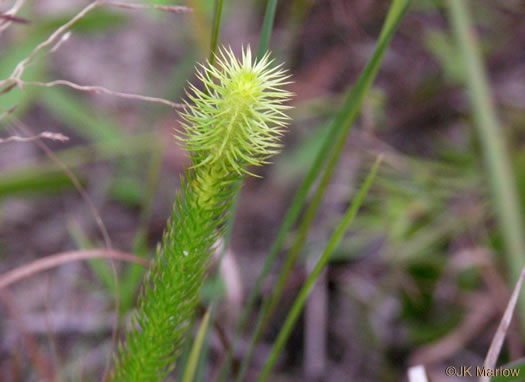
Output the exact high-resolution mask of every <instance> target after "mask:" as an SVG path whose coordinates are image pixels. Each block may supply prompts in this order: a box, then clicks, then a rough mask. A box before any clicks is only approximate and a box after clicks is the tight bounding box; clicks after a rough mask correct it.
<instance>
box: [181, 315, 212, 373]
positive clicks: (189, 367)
mask: <svg viewBox="0 0 525 382" xmlns="http://www.w3.org/2000/svg"><path fill="white" fill-rule="evenodd" d="M209 323H210V311H207V312H206V314H205V315H204V317H203V319H202V323H201V326H200V327H199V331H198V332H197V337H196V338H195V342H194V343H193V346H192V348H191V352H190V357H189V359H188V362H187V363H186V369H185V370H184V375H183V376H182V382H193V378H194V376H195V370H196V369H197V363H198V361H199V358H200V355H201V349H202V344H203V342H204V338H205V336H206V332H207V331H208V325H209Z"/></svg>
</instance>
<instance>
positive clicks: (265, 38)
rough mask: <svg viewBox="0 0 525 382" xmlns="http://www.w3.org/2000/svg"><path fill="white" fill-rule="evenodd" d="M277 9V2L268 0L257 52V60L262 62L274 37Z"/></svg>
mask: <svg viewBox="0 0 525 382" xmlns="http://www.w3.org/2000/svg"><path fill="white" fill-rule="evenodd" d="M276 9H277V0H268V2H267V3H266V12H265V13H264V21H263V26H262V29H261V36H260V37H259V49H258V50H257V59H258V60H260V59H261V58H262V57H263V56H264V55H265V54H266V52H267V51H268V49H269V47H270V37H271V35H272V29H273V21H274V19H275V10H276Z"/></svg>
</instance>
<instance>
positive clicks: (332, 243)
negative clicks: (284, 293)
mask: <svg viewBox="0 0 525 382" xmlns="http://www.w3.org/2000/svg"><path fill="white" fill-rule="evenodd" d="M381 160H382V159H381V157H379V158H378V159H377V160H376V162H375V163H374V165H373V166H372V169H371V170H370V173H369V174H368V176H367V177H366V179H365V182H364V183H363V186H362V187H361V190H360V191H359V193H358V194H357V196H356V197H355V199H354V200H353V201H352V204H351V205H350V207H349V208H348V210H347V211H346V213H345V215H344V216H343V219H341V222H340V223H339V224H338V226H337V228H336V229H335V231H334V233H333V234H332V237H331V238H330V240H329V241H328V244H327V246H326V247H325V249H324V251H323V253H322V255H321V257H320V258H319V260H318V261H317V263H316V265H315V267H314V269H313V270H312V272H311V273H310V275H309V276H308V278H307V279H306V282H305V283H304V285H303V287H302V288H301V290H300V292H299V295H298V296H297V298H296V299H295V301H294V304H293V305H292V308H291V309H290V312H289V313H288V316H287V317H286V321H285V322H284V325H283V326H282V328H281V330H280V331H279V335H278V336H277V339H276V340H275V342H274V344H273V347H272V351H271V353H270V356H269V357H268V360H267V361H266V363H265V365H264V368H263V371H262V372H261V374H260V375H259V377H258V379H257V382H265V381H266V380H267V379H268V377H269V376H270V374H271V372H272V370H273V367H274V366H275V362H276V361H277V358H278V357H279V354H281V351H282V349H283V346H284V345H285V344H286V341H287V340H288V338H289V337H290V334H291V332H292V330H293V328H294V325H295V322H296V321H297V319H298V318H299V315H300V314H301V312H302V310H303V307H304V304H305V302H306V299H307V298H308V295H309V294H310V292H311V290H312V288H313V287H314V285H315V282H316V280H317V278H318V277H319V275H320V274H321V272H322V270H323V269H324V268H325V266H326V264H327V263H328V260H330V257H331V255H332V253H333V252H334V250H335V249H336V248H337V246H338V245H339V243H340V242H341V239H342V238H343V236H344V234H345V232H346V230H347V229H348V226H349V225H350V223H351V222H352V220H353V219H354V217H355V215H356V214H357V211H358V210H359V207H360V206H361V203H362V202H363V200H364V198H365V196H366V194H367V192H368V189H369V188H370V185H371V184H372V182H373V180H374V178H375V176H376V173H377V169H378V168H379V164H380V163H381Z"/></svg>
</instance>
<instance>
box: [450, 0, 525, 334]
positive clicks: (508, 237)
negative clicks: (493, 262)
mask: <svg viewBox="0 0 525 382" xmlns="http://www.w3.org/2000/svg"><path fill="white" fill-rule="evenodd" d="M448 11H449V15H450V20H451V22H452V27H453V31H454V34H455V37H456V40H457V44H458V47H459V50H460V52H461V57H462V60H463V65H464V67H465V71H464V72H465V74H466V78H465V80H466V87H467V90H468V95H469V98H470V103H471V106H472V116H473V118H474V122H475V126H476V127H477V130H478V134H479V137H480V141H481V147H482V149H483V155H484V157H485V165H486V167H487V175H488V176H487V177H488V181H489V183H490V187H491V191H492V198H493V201H494V206H495V212H496V216H497V219H498V223H499V226H500V230H501V233H502V235H503V241H504V246H505V252H504V253H505V257H504V259H505V263H506V266H507V270H508V273H509V275H510V278H511V285H514V284H515V283H516V282H517V281H518V278H519V275H520V272H521V269H522V268H523V265H524V263H525V261H524V260H525V242H524V235H525V229H524V227H523V221H522V217H521V216H520V211H521V208H520V203H519V200H518V196H517V193H516V184H515V180H514V179H515V177H514V174H513V171H512V166H511V162H510V159H509V156H508V153H507V149H506V147H505V146H506V144H505V139H504V132H503V128H502V126H501V123H500V121H499V119H498V117H497V115H496V110H495V107H494V102H493V100H492V97H491V93H490V87H489V80H488V78H487V73H486V70H485V67H484V65H483V60H482V57H481V54H480V52H479V43H478V40H477V39H476V35H475V34H474V30H473V27H472V21H471V17H470V14H469V10H468V1H467V0H448ZM519 307H520V313H521V328H522V331H523V332H524V333H525V294H521V296H520V300H519Z"/></svg>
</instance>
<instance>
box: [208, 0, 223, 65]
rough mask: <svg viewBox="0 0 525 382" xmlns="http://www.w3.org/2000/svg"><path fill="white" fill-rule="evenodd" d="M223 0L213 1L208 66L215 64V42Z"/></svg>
mask: <svg viewBox="0 0 525 382" xmlns="http://www.w3.org/2000/svg"><path fill="white" fill-rule="evenodd" d="M222 2H223V0H215V7H214V9H213V26H212V29H211V47H210V58H209V61H210V65H213V63H214V62H215V53H216V52H217V42H218V41H219V28H220V25H221V16H222Z"/></svg>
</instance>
